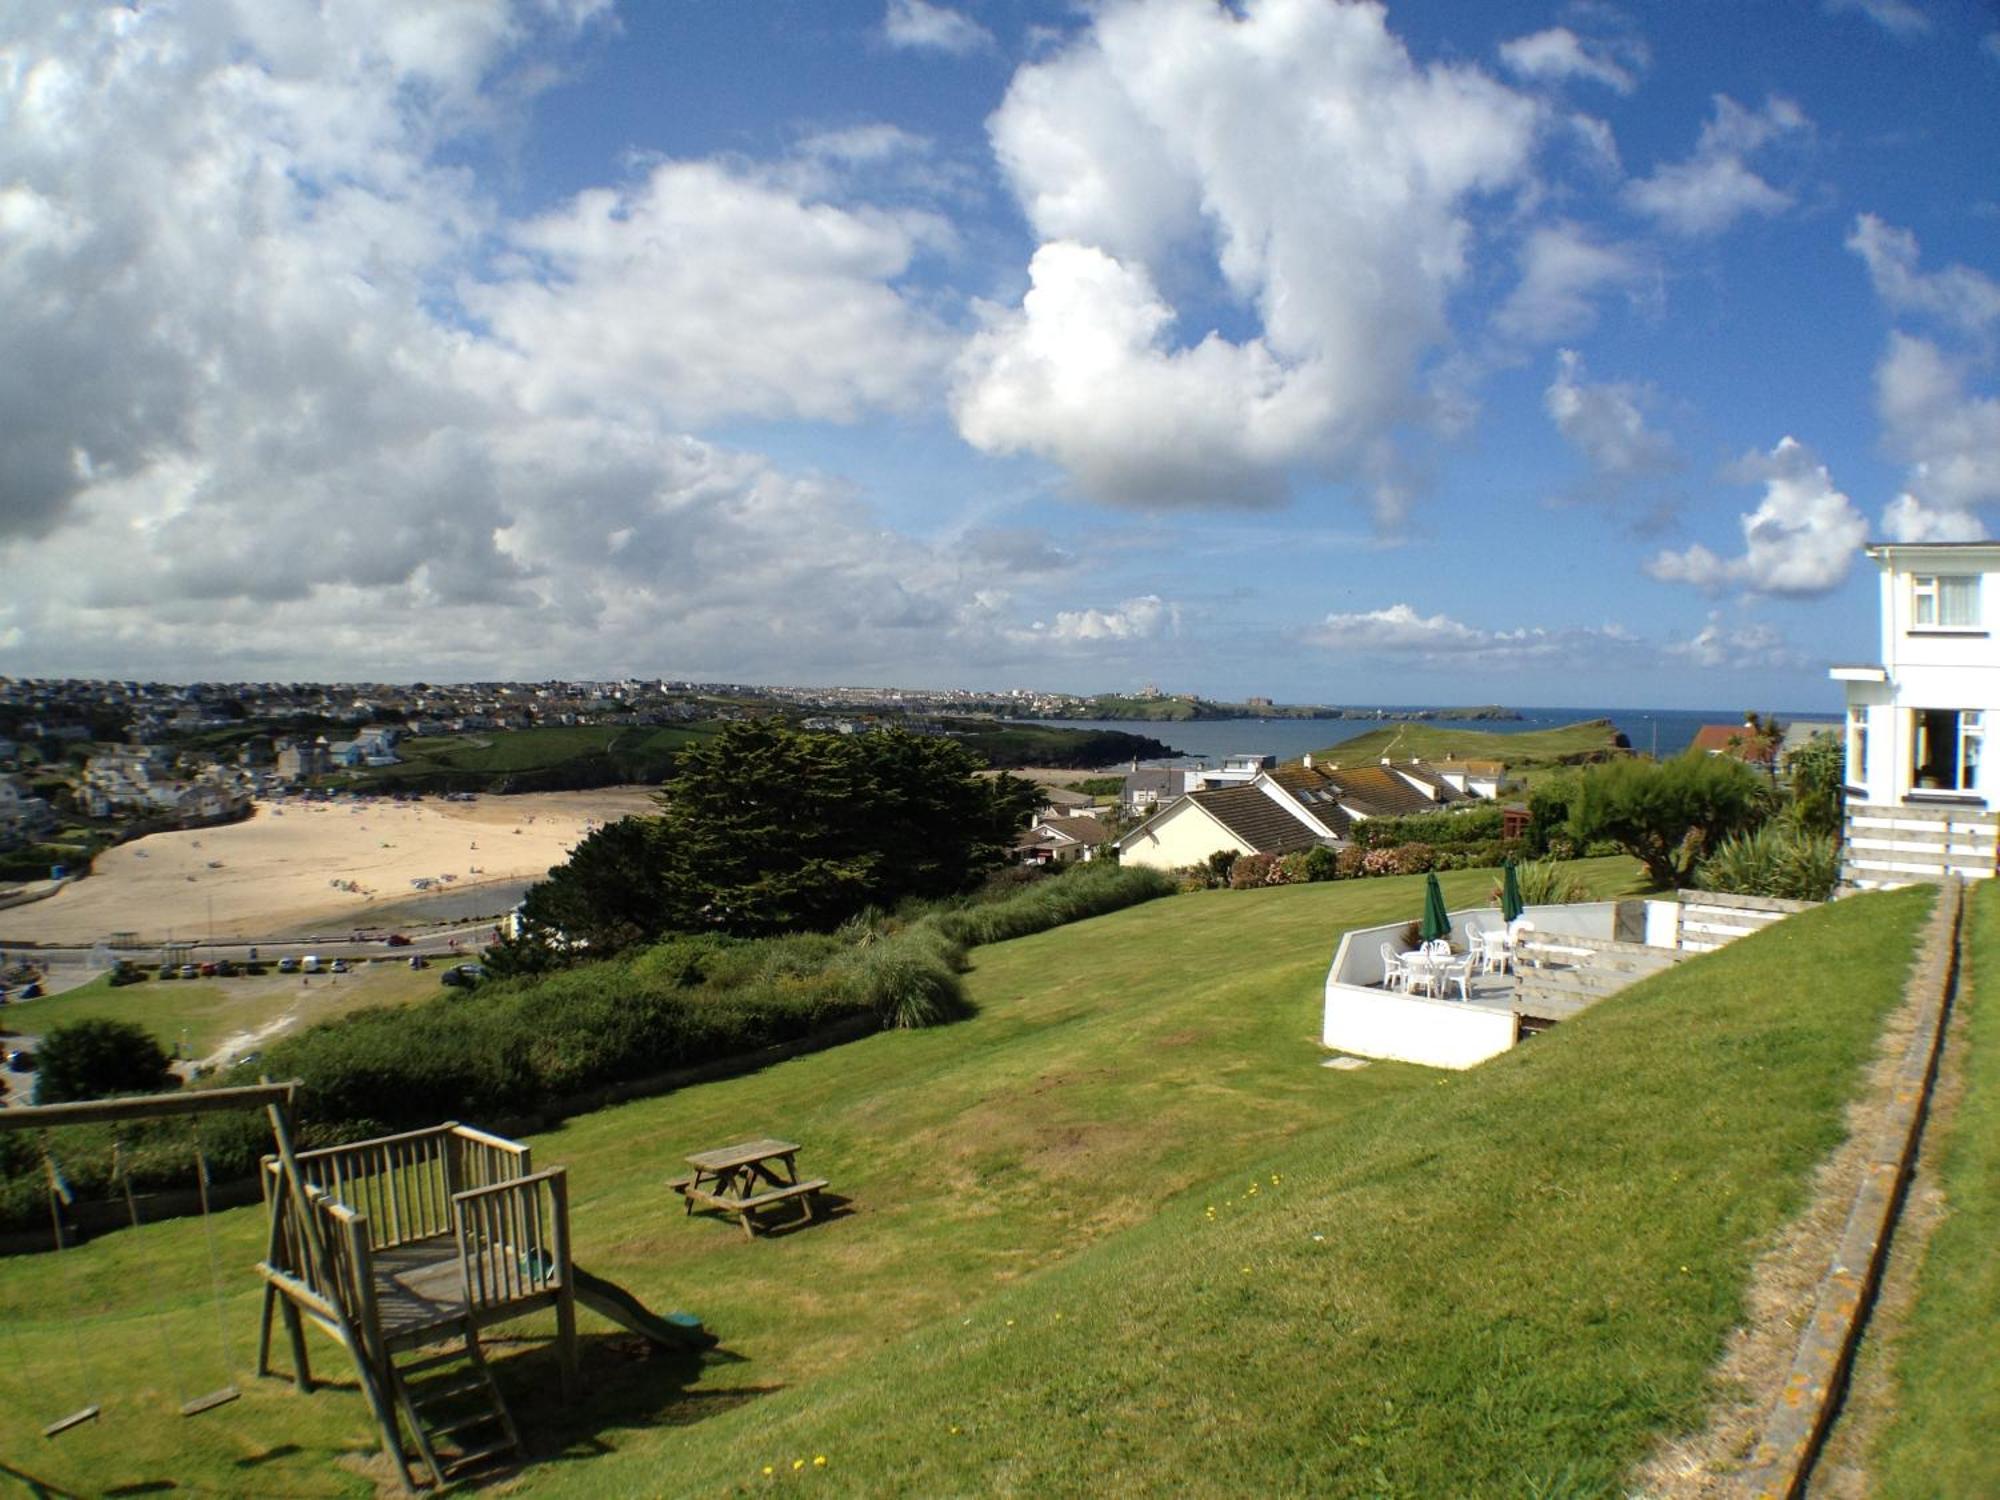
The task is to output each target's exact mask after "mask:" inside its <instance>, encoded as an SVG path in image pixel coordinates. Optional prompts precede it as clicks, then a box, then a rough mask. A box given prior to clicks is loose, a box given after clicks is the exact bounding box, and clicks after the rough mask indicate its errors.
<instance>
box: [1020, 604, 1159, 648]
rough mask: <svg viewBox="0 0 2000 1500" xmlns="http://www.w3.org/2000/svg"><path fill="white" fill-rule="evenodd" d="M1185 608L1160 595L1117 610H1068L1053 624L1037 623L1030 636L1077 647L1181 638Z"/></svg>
mask: <svg viewBox="0 0 2000 1500" xmlns="http://www.w3.org/2000/svg"><path fill="white" fill-rule="evenodd" d="M1180 630H1181V607H1180V605H1178V604H1175V603H1172V602H1170V601H1168V600H1165V599H1162V598H1161V597H1160V596H1159V595H1158V594H1145V595H1142V596H1141V597H1139V598H1137V599H1127V600H1125V601H1124V602H1123V603H1122V604H1120V605H1119V606H1118V607H1117V608H1116V609H1066V610H1062V611H1061V612H1059V613H1058V614H1057V615H1056V617H1055V620H1054V622H1053V623H1046V622H1044V621H1041V620H1037V621H1035V623H1034V625H1033V626H1032V627H1031V629H1030V630H1029V631H1028V632H1027V634H1029V635H1031V636H1033V637H1035V638H1036V639H1039V640H1050V641H1058V642H1062V643H1065V644H1071V645H1077V644H1088V643H1094V642H1101V641H1150V640H1158V639H1161V638H1163V637H1170V636H1177V635H1179V634H1180Z"/></svg>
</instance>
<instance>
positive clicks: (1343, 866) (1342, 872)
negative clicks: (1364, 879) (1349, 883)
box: [1333, 845, 1370, 880]
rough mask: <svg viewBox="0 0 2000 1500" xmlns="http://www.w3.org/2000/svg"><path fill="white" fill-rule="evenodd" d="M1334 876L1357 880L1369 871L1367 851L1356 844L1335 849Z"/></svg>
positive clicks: (1340, 878) (1341, 878)
mask: <svg viewBox="0 0 2000 1500" xmlns="http://www.w3.org/2000/svg"><path fill="white" fill-rule="evenodd" d="M1333 866H1334V877H1335V878H1336V879H1339V880H1357V879H1359V878H1360V877H1361V876H1363V875H1366V874H1368V873H1370V872H1369V870H1368V868H1367V866H1368V851H1367V850H1366V849H1363V848H1360V847H1359V846H1356V845H1350V846H1349V847H1348V848H1345V849H1340V850H1337V851H1335V853H1334V856H1333Z"/></svg>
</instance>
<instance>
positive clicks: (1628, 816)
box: [1567, 751, 1769, 888]
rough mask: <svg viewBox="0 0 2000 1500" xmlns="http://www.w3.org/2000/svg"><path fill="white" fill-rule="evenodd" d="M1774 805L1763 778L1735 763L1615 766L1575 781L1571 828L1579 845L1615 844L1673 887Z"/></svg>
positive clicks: (1701, 758) (1689, 757)
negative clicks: (1708, 853) (1770, 803)
mask: <svg viewBox="0 0 2000 1500" xmlns="http://www.w3.org/2000/svg"><path fill="white" fill-rule="evenodd" d="M1768 801H1769V788H1768V786H1767V784H1766V783H1765V781H1764V779H1763V778H1762V777H1760V776H1758V775H1757V773H1756V772H1755V771H1753V770H1751V769H1750V768H1749V767H1748V766H1746V765H1744V764H1743V762H1741V761H1739V760H1737V759H1736V758H1735V757H1734V756H1728V755H1703V754H1701V753H1699V752H1697V751H1690V752H1688V753H1687V754H1685V755H1678V756H1675V757H1674V758H1673V759H1672V760H1668V761H1650V760H1639V759H1636V758H1634V759H1629V760H1614V761H1608V762H1606V763H1605V764H1603V765H1597V766H1590V767H1587V768H1585V769H1584V770H1582V771H1581V772H1579V773H1578V774H1577V775H1576V776H1575V777H1574V778H1573V779H1572V780H1571V781H1570V783H1569V798H1568V802H1569V809H1568V825H1567V827H1568V832H1569V835H1570V837H1571V838H1573V839H1575V840H1576V841H1577V843H1578V844H1579V845H1588V844H1589V843H1591V842H1592V841H1593V840H1596V839H1608V840H1610V841H1611V842H1613V843H1615V844H1617V845H1618V846H1619V847H1620V848H1621V849H1623V850H1625V851H1626V852H1627V853H1629V854H1632V855H1635V856H1637V858H1638V859H1639V860H1641V861H1642V862H1643V863H1644V864H1645V866H1646V873H1647V874H1648V875H1649V876H1651V877H1652V880H1653V882H1654V884H1656V885H1659V886H1662V887H1669V888H1671V887H1676V886H1682V885H1685V884H1687V883H1688V881H1689V879H1690V878H1691V877H1692V875H1693V873H1694V867H1695V865H1696V864H1697V863H1699V862H1700V859H1701V856H1702V854H1703V852H1704V851H1705V850H1707V849H1708V848H1709V847H1710V846H1711V845H1713V844H1716V843H1718V842H1720V841H1721V840H1722V839H1725V838H1727V837H1729V836H1730V835H1731V834H1733V833H1739V832H1742V831H1743V830H1744V829H1747V828H1750V827H1752V826H1754V825H1755V824H1756V823H1757V822H1758V821H1760V820H1761V819H1762V818H1763V817H1764V815H1765V813H1766V811H1767V808H1768Z"/></svg>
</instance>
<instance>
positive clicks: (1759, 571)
mask: <svg viewBox="0 0 2000 1500" xmlns="http://www.w3.org/2000/svg"><path fill="white" fill-rule="evenodd" d="M1739 467H1740V472H1741V473H1742V474H1743V476H1744V477H1745V478H1761V479H1762V480H1763V483H1764V498H1763V501H1762V502H1761V503H1760V504H1759V505H1758V506H1757V508H1756V509H1755V510H1754V511H1751V512H1750V513H1749V514H1747V515H1745V516H1744V517H1742V526H1743V540H1744V551H1743V555H1742V556H1740V557H1734V558H1725V557H1722V556H1720V555H1719V554H1717V553H1716V552H1714V551H1713V550H1711V549H1710V548H1708V547H1705V546H1703V545H1701V544H1700V543H1699V542H1697V543H1696V544H1695V545H1693V546H1691V547H1689V548H1687V549H1686V550H1685V551H1681V552H1661V553H1659V554H1657V555H1656V556H1654V557H1653V558H1652V559H1650V560H1649V561H1648V562H1647V563H1646V571H1647V572H1648V573H1650V574H1651V575H1652V576H1653V577H1655V578H1658V579H1660V580H1662V581H1663V582H1667V583H1686V584H1691V585H1693V586H1694V587H1695V588H1698V589H1703V590H1705V591H1707V592H1709V593H1718V592H1721V591H1722V590H1724V589H1729V588H1741V589H1743V590H1744V591H1745V592H1749V593H1759V594H1779V595H1789V596H1807V595H1812V594H1823V593H1825V592H1827V591H1828V590H1829V589H1832V588H1834V587H1835V586H1836V585H1838V584H1839V583H1840V581H1841V580H1842V579H1844V578H1845V577H1846V576H1847V572H1848V569H1849V568H1851V567H1852V566H1853V565H1854V559H1855V557H1856V556H1857V555H1858V554H1859V552H1860V549H1861V545H1862V543H1863V542H1864V541H1866V540H1867V536H1868V523H1867V521H1866V519H1865V518H1864V517H1863V516H1862V514H1861V512H1860V511H1858V510H1856V509H1855V508H1854V504H1853V502H1852V501H1850V500H1849V499H1848V498H1847V496H1846V495H1844V494H1842V493H1841V491H1840V490H1838V489H1836V488H1835V487H1834V483H1833V478H1832V476H1831V475H1830V474H1829V473H1828V472H1827V470H1826V467H1825V466H1824V465H1823V464H1821V463H1820V462H1819V461H1818V460H1817V459H1816V458H1814V456H1813V455H1812V453H1811V451H1810V450H1809V449H1807V448H1806V447H1805V445H1804V444H1802V443H1800V442H1798V441H1797V440H1796V439H1794V438H1790V437H1787V438H1784V439H1782V440H1781V441H1780V442H1779V443H1778V446H1777V447H1775V448H1773V449H1772V450H1771V451H1770V453H1768V454H1762V455H1756V454H1753V455H1752V456H1751V457H1749V458H1748V459H1746V460H1744V461H1743V463H1742V464H1741V465H1740V466H1739Z"/></svg>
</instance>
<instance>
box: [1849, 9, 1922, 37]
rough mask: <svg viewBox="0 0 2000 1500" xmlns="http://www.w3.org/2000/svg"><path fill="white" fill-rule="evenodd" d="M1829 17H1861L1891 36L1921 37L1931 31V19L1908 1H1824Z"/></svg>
mask: <svg viewBox="0 0 2000 1500" xmlns="http://www.w3.org/2000/svg"><path fill="white" fill-rule="evenodd" d="M1826 9H1827V13H1828V14H1829V15H1841V14H1853V15H1863V16H1866V17H1867V18H1868V19H1869V20H1871V21H1873V22H1874V23H1875V24H1876V25H1877V26H1880V27H1881V28H1882V29H1883V30H1884V31H1886V32H1888V33H1889V34H1890V35H1891V36H1899V37H1905V38H1908V37H1916V36H1922V35H1924V34H1925V33H1926V32H1928V31H1929V30H1930V29H1931V18H1930V17H1929V16H1927V15H1925V14H1924V13H1923V11H1922V10H1920V9H1919V8H1918V7H1917V6H1915V5H1912V4H1911V3H1910V0H1826Z"/></svg>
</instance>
